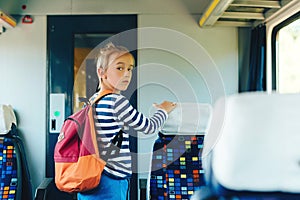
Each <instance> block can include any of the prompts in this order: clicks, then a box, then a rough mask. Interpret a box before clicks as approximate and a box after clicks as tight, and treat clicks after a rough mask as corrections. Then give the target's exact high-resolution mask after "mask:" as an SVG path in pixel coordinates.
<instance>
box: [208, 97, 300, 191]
mask: <svg viewBox="0 0 300 200" xmlns="http://www.w3.org/2000/svg"><path fill="white" fill-rule="evenodd" d="M299 121H300V94H278V93H272V94H268V93H265V92H252V93H242V94H237V95H232V96H229V97H225V98H223V99H220V100H219V101H217V103H216V105H215V106H214V111H213V117H212V122H211V126H210V127H211V128H210V129H209V130H208V133H207V135H206V138H205V140H204V151H203V160H204V162H206V161H205V159H206V157H209V156H208V155H212V157H211V158H212V160H211V161H209V162H210V163H211V164H212V165H211V166H210V167H211V168H212V169H213V171H214V174H215V177H216V179H217V180H218V181H219V182H220V183H222V184H223V185H224V186H225V187H227V188H229V189H234V190H250V191H252V190H254V191H274V190H275V191H276V190H277V191H284V192H287V191H288V192H297V193H300V181H299V180H300V164H299V163H300V151H299V147H300V123H299ZM211 153H212V154H211ZM207 160H209V159H207Z"/></svg>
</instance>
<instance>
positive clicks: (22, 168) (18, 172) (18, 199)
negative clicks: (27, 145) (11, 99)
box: [0, 104, 32, 200]
mask: <svg viewBox="0 0 300 200" xmlns="http://www.w3.org/2000/svg"><path fill="white" fill-rule="evenodd" d="M0 174H1V178H0V185H1V187H0V199H9V200H23V199H32V184H31V178H30V173H29V169H28V163H27V159H26V154H25V149H24V145H23V140H22V139H21V137H19V131H18V129H17V119H16V116H15V112H14V110H13V108H12V106H11V105H4V104H1V105H0Z"/></svg>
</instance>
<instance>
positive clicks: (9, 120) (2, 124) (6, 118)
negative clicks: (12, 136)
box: [0, 104, 17, 135]
mask: <svg viewBox="0 0 300 200" xmlns="http://www.w3.org/2000/svg"><path fill="white" fill-rule="evenodd" d="M13 124H15V125H17V120H16V116H15V113H14V110H13V108H12V106H11V105H3V104H1V105H0V135H4V134H7V133H8V132H9V131H10V130H11V128H12V125H13Z"/></svg>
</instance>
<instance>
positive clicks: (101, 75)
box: [97, 68, 105, 78]
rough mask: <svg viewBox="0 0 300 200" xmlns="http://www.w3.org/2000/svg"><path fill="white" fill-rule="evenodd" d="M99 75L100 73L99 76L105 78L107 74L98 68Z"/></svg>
mask: <svg viewBox="0 0 300 200" xmlns="http://www.w3.org/2000/svg"><path fill="white" fill-rule="evenodd" d="M97 73H98V76H99V77H100V78H104V76H105V73H104V70H103V69H102V68H98V70H97Z"/></svg>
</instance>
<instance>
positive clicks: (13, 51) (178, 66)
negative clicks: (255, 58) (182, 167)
mask: <svg viewBox="0 0 300 200" xmlns="http://www.w3.org/2000/svg"><path fill="white" fill-rule="evenodd" d="M48 2H49V1H46V0H31V1H26V2H24V4H27V9H26V10H25V11H24V10H22V9H21V4H22V3H20V2H19V1H17V0H12V1H1V3H0V7H1V8H2V9H4V10H6V11H8V12H10V14H32V15H33V17H34V23H33V24H28V25H23V24H21V23H20V22H19V23H18V25H17V27H16V28H14V29H11V30H8V31H6V32H5V33H3V34H2V35H0V75H1V79H0V103H2V104H11V105H12V106H13V107H14V108H15V110H16V112H17V114H18V119H19V129H20V131H21V133H22V136H23V137H24V139H25V147H26V151H27V152H26V153H27V155H28V162H29V166H30V172H31V177H32V182H33V186H34V189H35V188H36V187H37V186H38V184H39V183H40V182H41V180H42V178H43V177H44V176H45V144H46V141H45V138H46V137H45V134H46V128H45V127H46V106H45V105H46V86H47V80H46V73H47V62H46V38H47V36H46V27H47V24H46V15H47V14H80V13H82V14H96V13H97V14H101V13H110V14H117V13H118V14H119V13H121V14H125V13H136V14H138V27H139V28H143V27H157V28H167V29H164V30H169V31H179V32H180V33H182V34H183V35H182V37H179V38H178V39H174V40H173V42H170V41H168V40H165V41H164V42H165V43H162V44H165V45H170V48H169V47H168V48H167V51H165V50H164V51H161V50H158V49H143V47H144V46H147V37H156V38H158V39H161V37H159V36H148V35H147V33H145V32H143V31H141V32H140V33H142V34H140V35H139V47H140V48H141V49H140V51H139V55H138V59H139V65H140V66H141V68H140V73H139V77H138V79H139V92H138V98H139V99H138V102H139V105H138V106H139V109H140V110H141V111H142V112H144V113H145V114H148V113H149V111H150V110H151V104H152V102H158V103H159V102H160V101H162V100H164V99H168V100H172V101H173V100H174V101H179V100H180V101H189V100H191V101H195V102H211V101H212V95H214V94H213V92H212V91H211V90H214V88H220V84H222V83H224V88H225V93H226V94H231V93H236V92H237V88H238V50H237V46H238V45H237V29H236V28H221V27H220V28H212V29H202V28H200V27H199V26H198V19H199V16H198V15H192V14H190V13H198V11H199V8H200V7H201V6H204V5H203V4H201V5H199V3H198V2H199V1H195V0H187V1H186V0H185V1H181V0H166V1H159V0H143V1H132V0H130V1H129V0H116V1H109V2H107V1H97V3H96V1H92V0H88V1H79V0H74V1H71V0H69V1H67V0H66V1H60V0H56V1H51V3H48ZM141 2H142V3H141ZM177 33H178V32H177ZM180 33H179V34H180ZM172 35H173V34H171V36H172ZM173 36H174V35H173ZM175 36H176V34H175ZM170 38H171V37H170ZM188 38H189V39H188ZM167 39H168V37H167ZM155 41H156V42H157V40H155ZM155 41H153V42H155ZM158 41H159V40H158ZM191 41H192V44H197V45H198V46H201V47H202V48H200V47H199V48H200V50H199V52H195V51H194V47H193V48H192V49H190V52H189V46H187V43H189V42H191ZM144 42H146V43H144ZM156 45H160V44H159V43H156ZM178 47H179V48H178ZM181 47H182V49H184V50H185V51H184V52H185V53H182V52H181V53H179V54H178V53H176V51H175V53H174V52H173V53H172V52H170V51H168V50H170V49H173V50H174V49H175V50H178V51H180V48H181ZM195 48H196V47H195ZM196 49H198V47H197V48H196ZM189 57H191V58H189ZM186 58H189V59H191V60H187V59H186ZM199 60H200V61H199ZM211 60H212V61H213V62H210V61H211ZM198 61H199V62H198ZM195 62H196V63H197V64H195ZM202 62H203V63H204V64H203V65H202ZM149 63H154V64H149ZM212 63H213V64H212ZM161 66H164V67H163V69H164V71H158V70H156V69H155V68H159V69H161ZM206 66H208V67H206ZM199 67H200V71H201V72H202V73H199ZM170 70H171V71H170ZM202 70H206V71H202ZM162 72H164V73H162ZM216 72H217V73H216ZM218 74H219V75H220V76H218ZM169 75H171V76H169ZM178 77H179V78H180V79H181V80H182V81H181V82H179V81H177V78H178ZM220 77H221V79H222V83H220ZM152 78H153V80H154V81H155V82H156V83H157V82H158V83H159V84H156V85H153V84H149V80H151V79H152ZM164 80H166V81H164ZM214 80H217V81H215V82H214ZM162 81H163V82H162ZM161 82H162V83H161ZM170 84H172V87H171V85H170ZM174 85H175V86H176V87H174ZM164 86H165V87H164ZM169 86H170V88H173V89H172V90H170V89H168V87H169ZM186 88H187V89H188V90H185V89H186ZM190 91H192V95H190V94H191V93H190ZM213 97H215V96H213ZM155 138H156V136H146V137H145V136H141V138H140V141H139V147H138V149H139V151H140V152H141V153H146V155H147V156H146V158H143V160H141V162H140V164H141V163H143V164H144V165H146V168H147V166H149V165H148V164H149V161H150V157H149V155H148V152H151V148H152V144H153V141H154V139H155ZM144 165H142V166H139V167H140V169H141V172H144V171H143V170H144ZM145 174H146V173H142V174H141V177H145V176H146V175H145Z"/></svg>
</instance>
